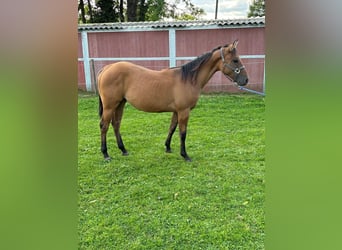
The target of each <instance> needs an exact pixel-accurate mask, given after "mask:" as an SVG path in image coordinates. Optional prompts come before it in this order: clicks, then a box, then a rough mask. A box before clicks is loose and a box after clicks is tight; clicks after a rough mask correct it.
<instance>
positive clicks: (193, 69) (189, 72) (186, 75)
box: [181, 45, 226, 84]
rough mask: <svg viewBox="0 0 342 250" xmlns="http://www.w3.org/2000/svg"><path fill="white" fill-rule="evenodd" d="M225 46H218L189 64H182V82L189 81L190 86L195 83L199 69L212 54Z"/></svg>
mask: <svg viewBox="0 0 342 250" xmlns="http://www.w3.org/2000/svg"><path fill="white" fill-rule="evenodd" d="M225 46H226V45H225ZM225 46H219V47H217V48H215V49H213V50H212V51H211V52H208V53H205V54H203V55H201V56H199V57H197V58H196V59H194V60H192V61H191V62H188V63H187V64H184V65H182V66H181V71H182V80H183V81H186V80H189V79H190V80H191V83H192V84H195V83H196V78H197V75H198V71H199V69H200V68H201V66H202V65H203V64H205V63H206V62H207V61H208V60H209V59H210V58H211V56H212V55H213V52H214V51H216V50H218V49H220V48H221V47H225Z"/></svg>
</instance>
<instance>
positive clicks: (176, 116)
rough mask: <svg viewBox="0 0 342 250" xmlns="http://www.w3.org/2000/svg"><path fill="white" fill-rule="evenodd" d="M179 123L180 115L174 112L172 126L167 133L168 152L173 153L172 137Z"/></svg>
mask: <svg viewBox="0 0 342 250" xmlns="http://www.w3.org/2000/svg"><path fill="white" fill-rule="evenodd" d="M177 125H178V115H177V112H174V113H173V114H172V118H171V124H170V128H169V134H168V135H167V138H166V141H165V146H166V153H171V146H170V145H171V139H172V135H173V133H174V132H175V130H176V128H177Z"/></svg>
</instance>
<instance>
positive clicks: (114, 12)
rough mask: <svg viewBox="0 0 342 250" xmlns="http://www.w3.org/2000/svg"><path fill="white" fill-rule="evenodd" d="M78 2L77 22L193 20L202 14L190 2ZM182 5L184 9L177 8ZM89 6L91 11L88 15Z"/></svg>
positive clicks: (132, 0) (202, 11)
mask: <svg viewBox="0 0 342 250" xmlns="http://www.w3.org/2000/svg"><path fill="white" fill-rule="evenodd" d="M89 1H90V0H87V1H86V0H83V1H81V0H80V1H79V22H84V20H85V22H88V23H90V22H94V23H101V22H102V23H105V22H118V21H119V20H121V21H122V22H124V21H158V20H162V19H178V20H194V19H198V18H199V17H200V16H201V15H203V14H204V10H203V9H201V8H198V7H196V6H195V5H194V4H192V3H191V0H174V1H166V0H128V1H127V4H126V8H124V5H123V0H99V1H95V2H92V1H90V2H89ZM181 5H184V6H185V7H184V8H180V7H179V6H181ZM90 6H93V7H92V8H93V11H92V13H90V11H89V10H90V8H89V7H90Z"/></svg>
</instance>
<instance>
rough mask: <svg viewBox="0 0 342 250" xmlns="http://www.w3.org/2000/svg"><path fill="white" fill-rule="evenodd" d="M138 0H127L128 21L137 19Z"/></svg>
mask: <svg viewBox="0 0 342 250" xmlns="http://www.w3.org/2000/svg"><path fill="white" fill-rule="evenodd" d="M137 7H138V1H137V0H127V21H128V22H135V21H137Z"/></svg>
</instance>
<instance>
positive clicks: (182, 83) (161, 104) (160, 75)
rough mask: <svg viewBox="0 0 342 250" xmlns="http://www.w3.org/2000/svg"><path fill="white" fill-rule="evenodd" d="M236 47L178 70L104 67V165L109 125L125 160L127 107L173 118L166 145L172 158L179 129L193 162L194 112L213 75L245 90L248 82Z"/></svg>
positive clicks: (101, 110) (101, 99) (217, 51)
mask: <svg viewBox="0 0 342 250" xmlns="http://www.w3.org/2000/svg"><path fill="white" fill-rule="evenodd" d="M237 44H238V41H237V40H236V41H234V42H233V43H232V44H229V45H228V44H227V45H224V46H220V47H218V48H215V49H213V50H212V51H211V52H208V53H206V54H204V55H202V56H200V57H198V58H196V59H194V60H193V61H191V62H189V63H187V64H184V65H183V66H180V67H175V68H169V69H164V70H161V71H154V70H150V69H146V68H144V67H141V66H138V65H135V64H132V63H129V62H118V63H114V64H110V65H107V66H105V67H104V68H103V69H102V70H101V72H100V73H99V75H98V91H99V115H100V117H101V121H100V129H101V151H102V153H103V156H104V158H105V159H106V160H109V159H110V156H109V155H108V152H107V142H106V137H107V131H108V127H109V124H110V123H111V124H112V126H113V128H114V133H115V137H116V141H117V145H118V147H119V149H120V150H121V151H122V154H123V155H127V154H128V153H127V150H126V148H125V146H124V143H123V141H122V138H121V135H120V123H121V118H122V114H123V110H124V106H125V103H126V102H129V103H130V104H132V105H133V106H134V107H135V108H137V109H139V110H142V111H145V112H173V115H172V118H171V125H170V128H169V133H168V136H167V138H166V141H165V146H166V152H168V153H170V152H171V147H170V144H171V138H172V135H173V133H174V132H175V130H176V127H177V125H179V133H180V154H181V156H183V158H184V159H185V160H186V161H191V159H190V157H189V156H188V154H187V152H186V149H185V139H186V131H187V124H188V120H189V115H190V111H191V110H192V109H193V108H194V107H195V106H196V103H197V100H198V98H199V96H200V93H201V90H202V89H203V87H204V86H205V85H206V84H207V82H208V81H209V79H210V78H211V77H212V75H213V74H214V73H215V72H217V71H219V70H220V71H221V72H222V73H223V74H224V75H225V76H226V77H227V78H228V79H230V80H231V81H233V82H235V83H237V84H238V85H240V86H244V85H246V84H247V83H248V77H247V72H246V69H245V67H244V66H243V64H242V62H241V60H240V58H239V55H238V53H237V49H236V47H237Z"/></svg>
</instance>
